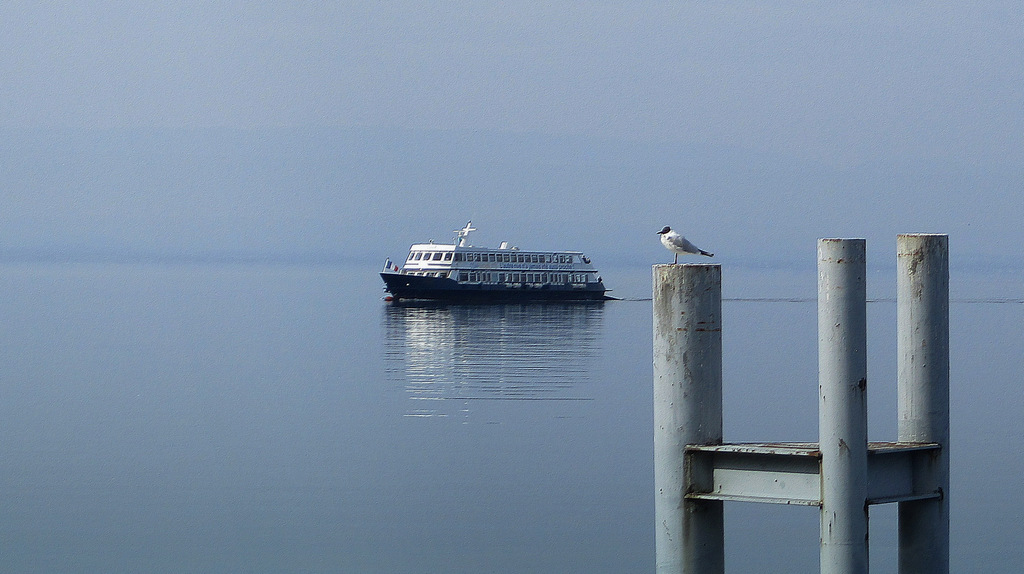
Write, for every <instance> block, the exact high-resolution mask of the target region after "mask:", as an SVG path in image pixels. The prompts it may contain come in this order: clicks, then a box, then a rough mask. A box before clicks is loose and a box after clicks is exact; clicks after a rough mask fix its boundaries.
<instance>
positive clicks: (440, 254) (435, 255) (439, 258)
mask: <svg viewBox="0 0 1024 574" xmlns="http://www.w3.org/2000/svg"><path fill="white" fill-rule="evenodd" d="M442 255H444V254H443V253H441V252H440V251H438V252H437V253H435V254H434V261H440V260H441V257H442Z"/></svg>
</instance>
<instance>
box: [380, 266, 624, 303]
mask: <svg viewBox="0 0 1024 574" xmlns="http://www.w3.org/2000/svg"><path fill="white" fill-rule="evenodd" d="M380 277H381V279H383V280H384V285H385V287H384V289H385V290H386V291H387V292H388V293H390V294H391V296H392V297H393V298H394V299H395V300H399V299H426V300H432V301H447V302H452V303H462V302H466V303H489V302H494V303H500V302H507V301H606V300H609V299H611V297H608V296H607V295H605V288H604V285H603V284H602V283H588V284H586V286H584V287H573V286H571V285H564V286H563V285H550V284H546V285H541V286H536V287H535V286H533V285H529V284H523V285H515V286H513V285H503V284H488V283H459V282H458V281H455V280H454V279H448V278H445V277H427V276H420V275H403V274H401V273H388V272H384V273H381V274H380Z"/></svg>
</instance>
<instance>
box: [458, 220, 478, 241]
mask: <svg viewBox="0 0 1024 574" xmlns="http://www.w3.org/2000/svg"><path fill="white" fill-rule="evenodd" d="M470 231H476V228H475V227H473V222H472V221H469V222H467V223H466V226H465V227H463V228H462V229H456V230H455V245H457V246H459V247H470V245H469V244H468V243H467V242H466V240H467V239H468V238H469V232H470Z"/></svg>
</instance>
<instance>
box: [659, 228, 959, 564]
mask: <svg viewBox="0 0 1024 574" xmlns="http://www.w3.org/2000/svg"><path fill="white" fill-rule="evenodd" d="M948 251H949V250H948V242H947V237H946V236H944V235H901V236H899V239H898V253H897V259H898V267H899V273H898V276H897V294H898V303H897V331H898V335H897V343H898V348H897V352H898V355H899V367H898V371H899V372H898V377H897V384H898V387H899V389H898V396H899V404H898V409H899V425H898V428H899V437H898V440H897V441H896V442H874V443H868V442H867V280H866V268H867V265H866V257H865V255H866V254H865V242H864V240H863V239H822V240H819V242H818V436H819V442H818V443H817V444H814V443H777V442H769V443H736V444H724V443H723V441H722V318H721V317H722V294H721V283H722V277H721V268H720V267H719V266H717V265H656V266H655V267H654V426H655V428H654V457H655V458H654V474H655V520H656V528H657V536H656V551H657V571H658V572H659V573H663V574H665V573H671V574H677V573H681V572H686V573H700V574H711V573H714V574H721V573H722V572H723V571H724V569H725V568H724V563H725V557H724V535H723V530H724V529H723V520H722V503H723V502H724V501H739V502H763V503H771V504H788V505H794V504H795V505H806V506H814V507H817V508H818V511H819V514H820V517H821V519H820V528H821V531H820V538H819V540H820V567H821V572H823V573H825V574H866V573H867V572H868V564H869V562H868V506H869V505H872V504H888V503H898V504H899V572H900V574H924V573H929V574H932V573H934V574H946V573H948V572H949V499H948V492H949V449H948V443H949V255H948Z"/></svg>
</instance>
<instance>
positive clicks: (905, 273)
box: [896, 234, 949, 574]
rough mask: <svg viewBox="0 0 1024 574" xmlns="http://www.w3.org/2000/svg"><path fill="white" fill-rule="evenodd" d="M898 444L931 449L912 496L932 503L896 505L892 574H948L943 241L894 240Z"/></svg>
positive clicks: (945, 271)
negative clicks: (921, 494)
mask: <svg viewBox="0 0 1024 574" xmlns="http://www.w3.org/2000/svg"><path fill="white" fill-rule="evenodd" d="M896 254H897V255H896V261H897V266H898V270H899V271H898V274H897V282H896V291H897V293H896V295H897V304H896V325H897V328H896V331H897V341H896V347H897V357H898V361H899V364H898V366H897V389H898V391H897V397H898V399H897V409H898V412H899V419H898V425H897V432H898V437H899V440H900V441H901V442H919V443H938V444H939V445H940V446H941V448H940V449H939V450H937V451H935V453H934V454H933V456H930V457H928V458H926V459H923V460H921V461H920V462H919V463H918V465H917V466H918V468H915V472H914V476H915V481H916V482H918V484H916V485H915V488H916V489H917V490H919V491H935V492H938V494H939V497H937V498H930V499H923V500H911V501H905V502H900V503H899V519H898V520H899V572H900V574H924V573H926V572H927V573H932V572H949V496H948V493H949V241H948V237H947V236H946V235H923V234H916V235H900V236H898V237H897V239H896Z"/></svg>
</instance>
